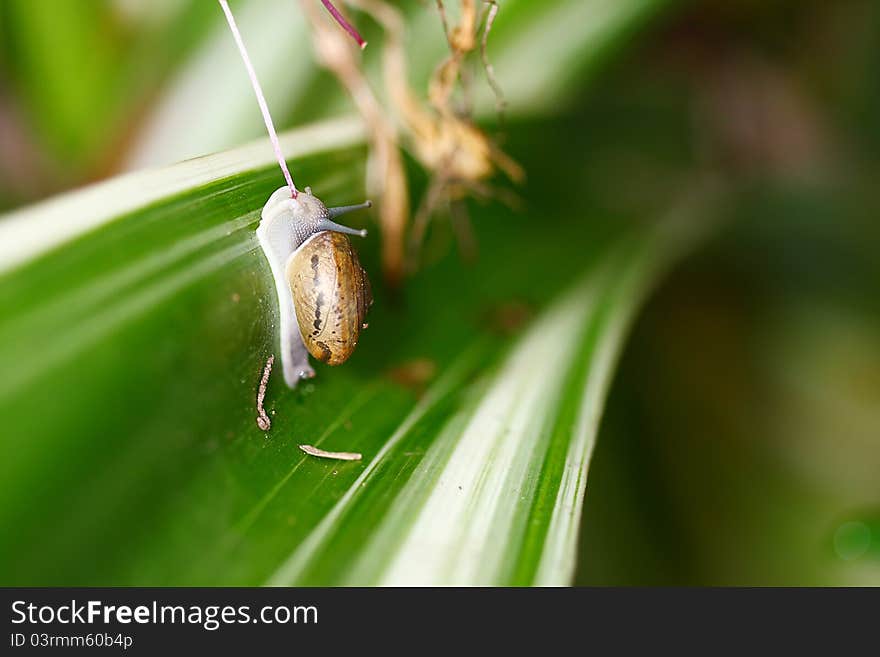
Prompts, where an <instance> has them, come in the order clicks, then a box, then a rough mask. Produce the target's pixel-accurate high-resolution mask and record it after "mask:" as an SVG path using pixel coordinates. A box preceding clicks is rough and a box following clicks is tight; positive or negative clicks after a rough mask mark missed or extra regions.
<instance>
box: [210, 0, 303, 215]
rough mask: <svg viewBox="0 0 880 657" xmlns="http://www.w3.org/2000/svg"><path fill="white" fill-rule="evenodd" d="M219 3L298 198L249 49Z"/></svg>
mask: <svg viewBox="0 0 880 657" xmlns="http://www.w3.org/2000/svg"><path fill="white" fill-rule="evenodd" d="M217 1H218V2H219V3H220V7H221V8H222V9H223V13H224V14H226V22H227V23H229V29H230V30H232V37H233V38H234V39H235V43H236V44H237V45H238V51H239V52H240V53H241V58H242V59H243V60H244V66H245V68H246V69H247V72H248V77H250V79H251V86H252V87H253V88H254V94H256V96H257V103H258V104H259V106H260V111H261V112H262V113H263V122H264V123H265V124H266V130H267V131H268V132H269V141H271V142H272V148H273V149H275V157H276V158H277V159H278V166H280V167H281V172H282V173H283V174H284V179H285V180H286V181H287V186H288V187H290V196H291V198H296V196H297V194H299V192H298V191H297V189H296V187H295V186H294V184H293V178H291V177H290V171H288V170H287V162H286V161H285V160H284V154H283V153H282V152H281V143H280V142H279V141H278V134H277V133H276V132H275V126H274V124H273V123H272V117H271V116H269V107H268V106H267V105H266V98H265V97H264V96H263V90H262V89H261V88H260V82H259V80H257V74H256V72H255V71H254V67H253V65H252V64H251V58H250V57H248V53H247V49H246V48H245V47H244V41H242V40H241V33H240V32H239V31H238V26H237V25H236V24H235V18H233V17H232V11H230V9H229V4H228V3H227V2H226V0H217Z"/></svg>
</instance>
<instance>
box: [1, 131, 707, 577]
mask: <svg viewBox="0 0 880 657" xmlns="http://www.w3.org/2000/svg"><path fill="white" fill-rule="evenodd" d="M518 134H521V135H522V136H521V137H520V141H519V142H515V143H513V144H512V149H513V150H514V152H515V153H516V154H517V155H518V156H522V158H523V160H524V161H525V162H526V163H528V162H529V160H530V154H529V153H530V152H532V153H537V152H540V149H542V148H544V147H545V146H546V142H547V140H554V139H555V140H556V141H559V142H561V141H564V140H568V135H567V134H566V133H565V132H564V131H559V132H558V133H556V134H554V133H553V131H549V130H547V129H546V126H541V125H535V126H528V125H525V126H522V130H520V131H518ZM531 134H541V135H542V136H543V139H542V140H541V139H539V140H536V139H532V138H530V137H529V135H531ZM361 138H362V137H361V133H360V132H359V129H358V128H357V124H356V123H352V122H350V121H341V122H336V123H332V124H324V125H321V126H316V127H309V128H306V129H303V130H301V131H297V132H294V133H289V134H287V135H285V136H284V137H283V143H284V144H285V148H286V150H287V152H288V153H290V154H291V156H292V157H295V172H296V176H297V179H298V180H299V181H301V183H302V184H306V183H308V184H310V185H311V186H312V187H313V188H314V190H315V192H316V193H318V194H319V195H320V196H321V197H322V198H323V199H324V200H325V201H327V202H328V203H329V204H342V203H347V202H351V201H355V200H358V199H359V198H361V195H362V194H363V190H362V188H361V181H362V180H363V161H364V149H363V146H362V145H361V144H360V143H359V142H360V139H361ZM271 157H272V155H271V149H270V148H269V146H268V144H267V143H265V142H260V143H257V144H254V145H251V146H248V147H244V148H242V149H239V150H237V151H232V152H229V153H224V154H220V155H216V156H209V157H206V158H201V159H198V160H192V161H188V162H184V163H181V164H179V165H175V166H174V167H170V168H168V169H165V170H156V171H146V172H142V173H137V174H130V175H129V176H126V177H123V178H119V179H115V180H111V181H108V182H106V183H102V184H100V185H97V186H95V187H92V188H87V189H84V190H82V191H79V192H75V193H72V194H70V195H67V196H65V197H60V198H58V199H56V200H54V201H50V202H47V203H44V204H41V205H38V206H34V207H33V208H30V209H26V210H23V211H21V212H19V213H16V214H14V215H13V216H10V217H7V218H5V219H4V220H2V221H0V243H2V244H3V251H2V270H3V274H2V275H0V306H2V308H3V309H4V312H3V315H2V319H0V363H2V378H0V426H2V432H0V454H2V456H0V479H2V481H3V485H2V488H0V526H3V527H4V528H14V531H4V533H3V535H2V537H0V564H2V566H0V581H2V582H3V583H5V584H25V583H26V584H151V585H161V584H177V585H183V584H202V585H215V584H260V583H266V584H336V583H357V584H365V583H382V584H386V583H395V584H401V583H403V584H412V583H462V584H467V583H521V584H526V583H542V584H564V583H566V582H568V581H570V578H571V576H572V572H573V567H574V560H575V552H574V551H575V544H576V538H577V529H578V523H579V518H580V508H581V504H582V501H583V497H584V486H585V482H586V474H587V464H588V462H589V456H590V452H591V448H592V442H593V439H594V437H595V432H596V428H597V424H598V421H599V418H600V416H601V409H602V406H603V401H604V396H605V391H606V388H607V386H608V383H609V379H610V376H611V374H612V372H613V365H614V362H615V359H616V356H617V353H618V352H619V350H620V347H621V341H622V339H623V337H624V336H625V333H626V328H627V326H628V324H629V321H630V319H631V318H632V316H633V313H634V311H635V310H636V309H637V308H638V306H639V303H640V302H641V300H642V299H643V298H644V296H645V292H646V290H647V289H648V288H649V286H650V285H651V284H653V283H654V282H655V281H656V279H657V277H658V276H659V274H660V273H661V272H662V270H663V268H664V267H665V266H666V265H667V264H668V262H669V261H670V259H671V258H672V257H674V256H675V255H676V254H677V253H679V252H680V251H681V249H682V248H684V247H685V246H686V245H687V244H689V243H690V241H691V240H692V238H693V234H694V231H693V227H694V226H698V225H700V222H698V221H695V219H697V218H699V217H698V215H699V214H700V213H701V212H702V210H703V209H704V204H703V202H702V201H700V202H697V203H696V206H695V207H684V208H679V209H677V210H672V211H671V213H669V212H661V213H658V214H659V215H662V216H658V217H656V218H655V219H656V220H649V221H645V220H640V221H623V220H621V219H620V218H619V217H612V216H609V215H607V213H603V212H602V211H601V210H598V209H596V208H591V207H590V206H589V204H588V203H587V201H586V199H585V198H583V197H579V196H575V197H572V195H571V194H570V193H569V190H570V189H571V186H570V180H567V179H566V176H564V175H562V176H560V175H558V173H557V172H551V171H541V170H540V168H536V169H535V174H534V177H533V180H532V182H531V184H530V185H529V187H528V189H526V190H524V195H525V199H524V200H525V202H526V205H527V206H529V207H531V208H532V209H530V210H527V211H525V212H524V213H514V212H512V211H511V210H509V209H507V208H505V207H503V206H501V205H498V204H492V205H489V206H486V207H483V208H480V212H479V218H478V221H477V228H478V236H479V237H480V244H481V251H482V252H481V255H480V258H479V260H478V261H477V262H476V263H474V264H472V265H464V264H463V263H462V262H461V261H460V260H459V259H458V258H457V257H454V256H453V255H449V254H448V255H447V256H446V257H443V258H440V259H439V260H434V261H430V262H429V263H428V264H426V268H425V270H424V272H423V273H422V274H421V275H420V276H418V277H416V278H415V279H413V280H412V281H411V282H410V284H409V285H408V286H407V288H406V289H405V294H404V295H401V294H393V293H391V291H389V290H387V289H385V288H384V287H382V286H381V285H379V281H378V280H375V281H374V283H376V297H377V300H376V304H375V306H374V309H373V312H372V314H371V317H370V329H369V330H368V331H367V332H366V333H365V334H364V336H363V338H362V341H361V344H360V345H359V346H358V351H357V352H356V354H355V356H354V357H353V358H352V359H351V360H350V361H349V362H348V363H346V364H345V365H344V366H342V367H339V368H332V369H331V368H327V367H319V368H318V376H317V378H316V379H315V380H314V381H312V382H308V383H303V384H301V385H300V386H299V387H298V388H297V389H296V390H294V391H290V390H288V389H287V388H286V387H285V386H284V383H283V381H282V380H281V377H280V374H279V373H276V374H275V375H273V377H272V378H271V379H270V384H269V389H268V394H267V408H268V409H269V410H270V413H271V414H272V419H273V425H272V428H271V430H270V431H269V432H267V433H264V432H263V431H261V430H260V429H259V428H258V427H257V424H256V421H255V418H256V408H255V395H256V388H257V384H258V382H259V379H260V374H261V371H262V368H263V365H264V363H265V361H266V359H267V357H268V356H269V355H270V354H272V353H275V352H276V350H277V346H276V344H277V335H276V323H277V320H276V317H275V312H276V303H275V297H274V290H273V283H272V280H271V276H270V273H269V269H268V265H267V264H266V262H265V261H264V258H263V256H262V253H261V252H260V251H259V248H258V246H257V242H256V238H255V236H254V229H255V227H256V224H257V222H258V220H259V209H260V208H261V206H262V204H263V202H264V201H265V199H266V198H267V197H268V195H269V193H270V192H271V191H273V190H274V189H275V188H276V187H277V186H278V185H279V180H280V176H279V175H278V172H277V168H276V167H275V166H273V165H272V164H271ZM687 195H688V198H690V196H692V195H695V198H697V199H700V198H701V192H700V191H699V188H698V187H697V188H694V190H691V191H690V192H688V193H687ZM443 233H444V231H443V229H442V225H440V226H438V230H437V235H436V236H438V237H441V236H442V234H443ZM377 241H378V239H377V236H376V235H375V234H374V235H371V236H370V237H369V238H367V240H365V241H364V242H362V243H360V244H359V247H362V252H363V260H364V262H365V264H366V266H367V268H368V270H370V271H372V272H378V270H379V267H378V261H377V258H378V249H377ZM431 262H433V264H431ZM529 317H531V320H530V321H526V320H528V318H529ZM413 372H416V373H419V372H421V374H416V375H414V374H413ZM433 372H436V375H434V374H433ZM303 443H309V444H313V445H317V446H320V447H323V448H325V449H330V450H344V451H356V452H360V453H362V454H363V460H362V461H360V462H341V461H328V460H323V459H317V458H314V457H311V456H307V455H305V454H303V453H302V452H301V451H300V450H299V448H298V445H299V444H303Z"/></svg>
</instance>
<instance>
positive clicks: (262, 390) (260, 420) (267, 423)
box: [257, 354, 275, 431]
mask: <svg viewBox="0 0 880 657" xmlns="http://www.w3.org/2000/svg"><path fill="white" fill-rule="evenodd" d="M274 364H275V355H274V354H273V355H271V356H269V359H268V360H267V361H266V366H265V367H264V368H263V376H262V378H261V379H260V387H259V388H258V389H257V413H258V415H257V426H258V427H260V429H262V430H263V431H268V430H269V429H271V428H272V420H270V419H269V416H268V415H266V409H265V408H263V401H264V400H265V399H266V385H267V384H268V383H269V375H270V374H271V373H272V365H274ZM272 412H273V413H274V411H272Z"/></svg>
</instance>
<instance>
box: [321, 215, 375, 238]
mask: <svg viewBox="0 0 880 657" xmlns="http://www.w3.org/2000/svg"><path fill="white" fill-rule="evenodd" d="M318 230H331V231H333V232H334V233H345V234H346V235H358V236H360V237H366V236H367V229H366V228H362V229H361V230H358V229H357V228H349V227H348V226H343V225H342V224H337V223H336V222H335V221H330V220H329V219H323V220H321V221H319V222H318Z"/></svg>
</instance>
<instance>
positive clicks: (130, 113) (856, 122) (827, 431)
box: [0, 0, 880, 585]
mask: <svg viewBox="0 0 880 657" xmlns="http://www.w3.org/2000/svg"><path fill="white" fill-rule="evenodd" d="M231 4H232V6H233V8H234V9H235V11H236V12H237V15H238V16H239V21H240V23H241V24H242V29H243V30H244V29H245V26H248V29H254V28H252V27H251V26H253V25H264V27H265V29H266V30H275V31H274V32H272V33H271V35H267V37H266V38H265V39H264V40H263V41H264V42H265V43H263V44H262V45H258V44H255V47H256V49H258V50H265V53H263V54H260V53H259V52H257V53H253V54H254V59H255V63H256V64H257V68H258V69H259V70H260V71H261V77H262V78H263V84H264V86H265V87H266V89H267V95H268V96H269V97H270V105H271V106H272V110H273V114H274V115H275V120H276V124H278V127H279V128H280V129H283V128H289V127H293V126H295V125H298V124H300V123H302V122H304V121H308V120H312V119H317V118H326V117H327V116H333V115H337V114H339V113H345V112H347V111H350V110H351V107H350V105H349V104H348V101H347V100H346V98H345V96H344V94H343V93H342V92H341V91H340V90H339V89H338V85H337V84H336V83H335V81H334V80H333V79H332V78H331V77H330V76H329V75H328V74H326V73H324V72H322V71H320V70H318V69H317V68H316V67H315V66H314V64H313V63H312V61H311V44H310V42H309V41H308V39H304V38H300V39H297V38H293V37H286V36H285V30H288V31H293V32H292V33H294V34H299V35H303V34H304V30H305V26H304V23H303V21H302V18H301V16H299V9H298V7H297V5H296V3H295V2H292V1H291V2H287V1H286V0H285V1H284V2H278V1H276V0H251V1H250V2H244V1H241V2H235V3H231ZM568 4H569V5H570V4H571V3H568ZM587 4H590V3H587ZM592 4H596V5H597V6H601V5H602V3H592ZM626 4H627V3H621V6H623V5H626ZM628 4H629V5H631V6H630V8H629V10H628V11H627V12H624V13H623V14H621V15H622V17H620V18H617V19H615V20H614V21H612V20H610V19H609V20H608V21H607V22H606V23H602V20H605V19H603V18H602V17H601V16H600V15H599V13H598V11H599V10H598V9H597V10H596V11H597V13H596V16H595V19H594V20H595V24H596V25H606V29H605V31H604V32H599V33H598V36H597V34H596V31H595V30H593V29H592V24H591V22H590V21H591V20H593V19H591V14H590V13H589V12H585V13H584V15H583V17H582V18H583V20H584V22H583V24H580V23H575V24H573V25H572V24H569V25H567V26H565V27H566V29H564V30H563V27H562V26H560V25H559V24H557V23H553V22H552V20H551V19H552V18H553V11H554V7H555V3H553V2H548V3H526V2H513V3H510V6H507V5H508V3H505V2H502V3H501V5H502V8H501V12H500V14H499V16H500V17H499V22H498V26H497V34H496V35H495V38H496V40H495V41H493V42H492V43H493V48H495V47H496V46H497V53H496V54H498V55H499V56H498V58H497V59H496V63H495V65H496V69H497V70H498V71H499V76H500V78H501V81H502V86H504V87H505V89H506V90H509V97H510V98H509V100H510V107H509V117H508V123H507V125H506V126H505V130H506V131H507V133H508V137H509V144H510V150H511V151H512V152H513V154H514V155H516V156H518V157H521V158H522V159H523V163H524V164H525V166H526V168H527V170H529V171H530V172H536V175H535V176H534V177H533V178H532V179H531V182H529V183H527V185H534V184H539V181H540V180H541V178H542V175H543V176H544V177H546V176H553V177H554V179H559V180H562V181H565V183H566V184H570V187H569V188H570V190H571V192H570V193H571V194H572V195H578V196H580V197H583V198H584V199H586V202H587V203H588V204H589V205H591V206H593V207H595V208H596V209H597V211H598V212H599V213H600V214H602V215H603V216H609V217H615V216H624V215H626V216H630V215H636V216H638V215H640V214H645V215H650V214H655V213H656V212H658V210H659V209H660V208H663V207H666V206H667V205H668V204H669V202H670V200H671V199H673V198H675V197H676V196H677V195H678V193H679V192H680V191H681V190H682V188H684V187H685V186H686V185H687V181H688V180H690V179H692V178H693V177H694V176H695V175H697V174H700V173H706V172H708V173H711V174H713V175H716V176H720V177H723V178H725V179H726V180H727V181H728V182H729V183H730V185H731V187H732V188H733V190H734V194H733V195H732V198H733V201H732V202H731V207H730V208H729V213H728V214H729V217H727V221H726V223H725V224H724V227H723V228H722V229H721V230H720V231H718V232H717V233H716V234H714V236H713V237H712V238H711V239H710V241H709V242H708V243H706V244H705V245H703V247H702V248H701V249H700V250H699V251H698V252H697V253H695V254H694V255H693V256H691V257H690V258H688V260H687V261H686V262H684V263H683V264H682V265H681V266H679V267H678V268H677V269H676V270H675V271H674V273H673V274H672V275H671V276H670V277H669V278H668V279H667V280H665V281H664V282H663V283H662V285H660V286H659V288H658V289H656V291H655V293H654V294H653V296H652V297H651V299H650V301H649V303H648V304H647V306H646V307H645V308H644V309H643V312H642V313H641V314H640V316H639V318H638V321H637V323H636V325H635V328H634V331H633V333H632V335H631V336H630V338H629V340H628V343H627V346H626V348H625V350H624V356H623V359H622V362H621V364H620V367H619V370H618V372H617V375H616V377H615V381H614V385H613V388H612V391H611V394H610V397H609V400H608V405H607V409H606V412H605V416H604V419H603V422H602V425H601V431H600V435H599V438H598V444H597V449H596V453H595V455H594V458H593V463H592V466H591V469H590V478H589V482H588V485H587V498H586V504H585V516H584V523H583V525H582V532H581V559H580V562H579V568H578V574H577V583H579V584H635V585H649V584H746V585H764V584H781V585H801V584H804V585H810V584H818V585H824V584H841V585H860V584H868V585H880V257H878V254H880V221H878V219H880V184H878V183H880V3H877V2H876V1H869V0H841V1H840V2H833V3H830V2H824V1H821V0H791V1H789V0H778V1H775V2H773V1H769V2H768V1H766V0H763V1H762V0H702V1H700V0H693V1H690V2H647V1H643V2H630V3H628ZM539 5H540V7H539ZM564 5H565V3H559V5H558V6H559V7H562V8H564V7H563V6H564ZM407 10H408V13H409V15H410V16H411V17H412V22H413V25H415V27H414V31H415V32H416V33H417V32H418V30H419V29H422V28H420V27H419V26H420V25H421V24H422V23H425V20H424V18H423V17H422V15H421V14H420V12H422V13H424V12H425V11H426V10H425V9H424V7H423V6H422V5H419V4H418V3H411V5H408V9H407ZM560 11H561V10H560ZM506 12H507V15H508V17H509V18H508V19H507V21H506V22H505V18H504V17H505V13H506ZM267 19H268V22H267ZM261 21H262V22H261ZM547 21H550V22H549V23H547ZM615 21H616V22H615ZM362 22H363V21H362ZM545 23H547V25H545ZM273 25H275V27H273ZM426 25H428V26H427V27H424V29H429V28H430V27H431V25H429V24H426ZM433 27H434V28H436V25H433ZM538 28H541V29H544V30H545V32H547V34H549V35H550V38H553V36H554V35H555V34H556V30H560V31H561V32H560V33H561V34H562V36H559V37H557V38H558V39H559V40H560V41H562V42H564V43H566V44H568V43H569V42H570V45H571V47H570V48H568V50H566V51H565V52H564V53H563V54H564V57H562V56H560V57H561V59H558V60H555V59H553V58H548V59H547V60H542V59H541V58H537V57H532V58H531V59H525V60H524V59H523V58H522V57H521V56H519V50H520V49H519V48H518V46H517V43H518V40H520V39H524V38H527V35H529V34H530V32H529V30H532V29H538ZM297 30H299V32H297ZM364 30H365V32H366V33H367V37H368V40H371V37H372V36H375V35H374V31H375V26H373V25H372V24H371V23H369V21H366V22H365V25H364ZM581 35H582V36H581ZM529 38H530V37H529ZM581 39H582V40H583V44H581ZM566 40H567V41H566ZM432 43H434V44H435V45H432V46H425V48H424V49H423V50H422V51H419V52H415V53H413V55H412V57H413V59H412V68H413V80H414V81H418V80H423V79H424V78H425V76H426V75H427V72H428V71H430V66H431V63H432V62H433V61H435V59H436V57H435V56H434V55H433V54H432V53H434V52H435V51H432V50H431V48H434V47H435V46H436V40H435V42H432ZM218 44H225V45H226V46H228V34H227V33H226V32H225V25H224V24H223V23H222V16H221V15H220V14H219V12H218V11H217V7H216V5H215V3H213V2H207V1H205V0H192V1H189V2H187V1H183V0H181V1H177V0H154V1H147V0H143V1H138V0H118V1H112V2H111V1H106V2H98V1H96V0H95V1H92V0H78V1H72V0H56V1H53V2H30V1H27V0H0V84H2V86H0V210H8V209H13V208H17V207H20V206H23V205H25V204H28V203H30V202H33V201H36V200H39V199H42V198H46V197H49V196H51V195H53V194H55V193H58V192H61V191H64V190H67V189H71V188H75V187H77V186H80V185H82V184H85V183H88V182H92V181H96V180H100V179H103V178H106V177H108V176H111V175H113V174H116V173H119V172H123V171H126V170H131V169H136V168H139V167H143V166H156V165H161V164H167V163H170V162H174V161H177V160H179V159H184V158H187V157H192V156H195V155H200V154H204V153H209V152H214V151H218V150H223V149H227V148H230V147H233V146H236V145H238V144H240V143H241V142H243V141H244V140H247V139H250V138H255V137H259V136H261V135H262V126H261V124H260V123H259V122H258V121H257V120H254V119H255V108H254V106H253V101H252V97H251V95H250V91H249V89H248V87H247V86H246V85H247V81H246V80H239V82H240V83H241V85H242V86H240V87H235V88H234V89H230V88H228V87H227V86H226V85H225V84H224V85H217V84H215V79H214V78H213V77H212V76H213V75H214V74H216V71H217V70H224V71H225V70H227V67H232V66H235V67H240V62H238V61H237V59H229V55H230V54H231V55H232V57H235V56H236V55H235V53H234V52H231V53H230V51H229V49H228V48H226V49H225V50H223V52H224V54H223V55H220V54H219V52H220V51H219V50H218V49H220V45H218ZM587 45H589V47H587ZM436 47H439V48H442V42H441V43H440V44H439V46H436ZM439 52H441V53H442V50H440V51H439ZM366 56H367V59H366V64H365V65H366V67H367V68H368V69H369V70H373V69H375V68H376V65H377V60H376V58H377V57H378V53H371V52H370V49H368V51H367V53H366ZM505 61H509V62H512V64H511V65H510V67H508V68H505ZM259 62H265V63H264V64H260V63H259ZM560 62H561V63H560ZM513 63H516V66H517V68H512V67H513V65H514V64H513ZM212 71H213V73H212ZM239 77H241V76H239ZM535 77H537V78H546V79H547V83H546V84H547V85H548V86H547V87H546V88H543V87H540V86H539V87H536V88H535V89H537V90H535V89H525V88H524V89H523V90H520V89H519V88H518V87H517V82H516V79H518V78H535ZM217 87H223V88H222V89H218V88H217ZM213 93H217V94H221V95H219V96H217V97H214V96H212V94H213ZM224 97H233V98H234V99H233V100H232V101H223V100H218V98H224ZM239 97H240V101H241V102H240V103H239ZM481 116H483V117H484V119H485V121H486V124H487V125H488V126H489V127H490V128H491V129H493V130H494V129H495V128H497V125H495V124H494V118H493V116H492V113H491V112H484V113H482V114H481ZM551 133H552V135H554V136H548V137H547V138H546V139H543V138H534V137H533V136H541V135H550V134H551ZM536 181H538V182H536ZM529 190H530V193H529V196H530V198H531V199H532V200H533V202H534V198H535V197H536V196H537V197H540V188H533V187H530V188H529ZM556 202H557V203H561V200H560V199H557V200H556ZM477 229H478V232H479V225H478V226H477ZM545 229H546V230H550V231H553V230H559V228H558V227H556V226H554V225H552V224H551V225H548V226H547V227H545ZM559 239H564V233H561V234H560V236H559ZM484 240H485V237H484ZM2 312H3V313H8V312H11V310H10V309H9V308H4V309H2Z"/></svg>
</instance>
